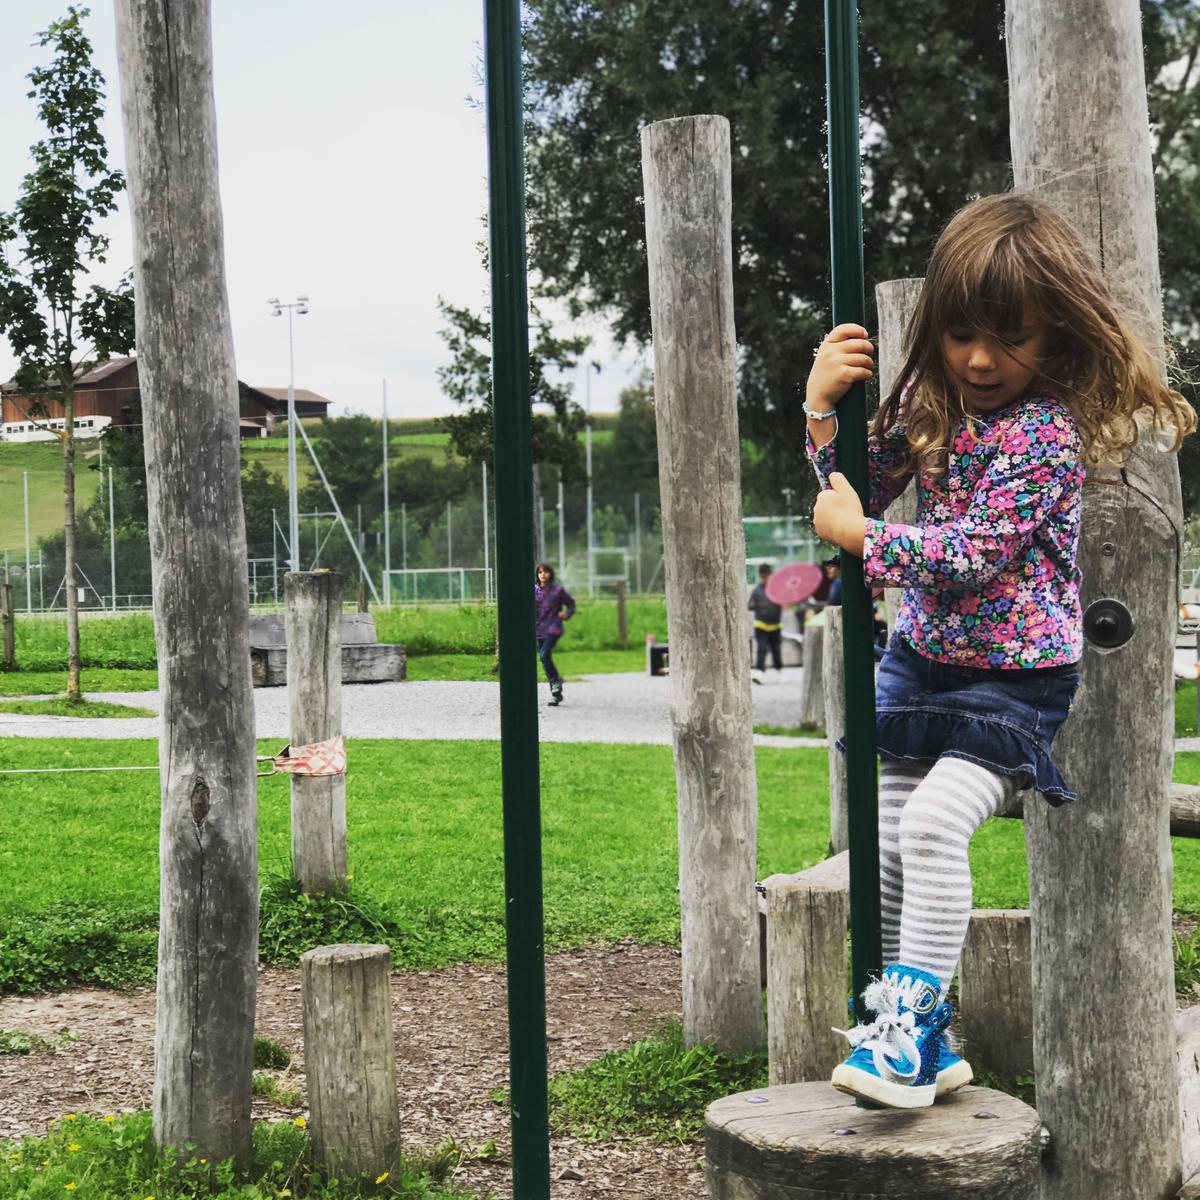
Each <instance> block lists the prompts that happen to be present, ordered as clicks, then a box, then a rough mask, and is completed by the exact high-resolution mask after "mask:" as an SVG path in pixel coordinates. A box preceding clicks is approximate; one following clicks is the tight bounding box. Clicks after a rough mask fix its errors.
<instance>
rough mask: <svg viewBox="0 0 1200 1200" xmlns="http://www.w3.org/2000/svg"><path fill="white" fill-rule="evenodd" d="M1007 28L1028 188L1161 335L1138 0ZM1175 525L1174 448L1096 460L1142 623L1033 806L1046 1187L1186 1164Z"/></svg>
mask: <svg viewBox="0 0 1200 1200" xmlns="http://www.w3.org/2000/svg"><path fill="white" fill-rule="evenodd" d="M1006 45H1007V47H1008V66H1009V97H1010V100H1009V104H1010V117H1011V137H1012V156H1013V164H1014V171H1015V176H1016V185H1017V187H1018V188H1020V189H1025V190H1028V191H1031V192H1034V193H1036V194H1038V195H1039V196H1041V197H1042V198H1043V199H1045V200H1047V201H1049V202H1050V203H1052V204H1053V205H1054V206H1055V207H1056V208H1057V209H1058V210H1059V211H1061V212H1062V213H1063V215H1064V216H1065V217H1066V218H1067V219H1068V220H1069V221H1070V222H1071V223H1072V225H1074V227H1075V228H1076V229H1077V230H1078V231H1079V232H1080V234H1081V235H1082V237H1083V240H1084V243H1085V244H1086V245H1088V246H1089V247H1090V248H1091V250H1092V252H1093V254H1095V256H1096V258H1097V259H1098V261H1099V262H1100V265H1101V267H1102V269H1103V271H1104V275H1105V278H1106V279H1107V280H1108V281H1109V284H1110V286H1111V287H1112V290H1113V292H1114V293H1115V294H1116V296H1117V299H1118V300H1119V301H1120V302H1122V303H1123V305H1124V306H1125V308H1126V310H1127V311H1128V312H1129V313H1130V315H1131V317H1132V318H1133V319H1134V321H1135V323H1136V326H1137V328H1138V330H1139V332H1140V333H1141V335H1142V336H1143V337H1144V338H1145V339H1146V342H1147V344H1148V345H1149V346H1150V348H1151V350H1152V352H1155V353H1160V354H1161V352H1162V304H1161V291H1160V281H1159V273H1158V245H1157V233H1156V226H1155V209H1154V178H1153V171H1152V167H1151V156H1150V129H1149V121H1148V117H1147V110H1146V81H1145V74H1144V68H1143V62H1142V38H1141V16H1140V10H1139V7H1138V4H1137V0H1103V2H1101V0H1009V3H1008V6H1007V35H1006ZM1181 525H1182V518H1181V504H1180V495H1179V470H1178V465H1177V463H1176V460H1175V456H1174V455H1163V454H1161V453H1158V452H1156V451H1155V450H1154V449H1153V448H1152V447H1151V446H1149V445H1142V446H1139V447H1138V449H1137V450H1136V451H1135V453H1134V455H1133V456H1132V458H1131V459H1130V461H1129V462H1128V464H1127V465H1126V467H1125V469H1124V471H1122V472H1116V471H1095V472H1089V474H1088V480H1087V483H1086V484H1085V487H1084V515H1083V527H1082V534H1081V542H1080V553H1079V567H1080V569H1081V571H1082V573H1083V596H1082V599H1083V603H1084V606H1085V607H1086V606H1087V604H1088V603H1090V602H1091V601H1093V600H1095V599H1097V598H1098V597H1101V596H1111V597H1115V598H1116V599H1117V600H1119V601H1121V602H1122V603H1123V604H1124V605H1126V607H1127V608H1128V609H1129V610H1130V612H1131V614H1132V617H1133V626H1134V633H1133V636H1132V638H1131V639H1130V640H1129V641H1127V642H1126V643H1125V644H1124V645H1123V646H1120V647H1118V648H1116V649H1111V650H1101V649H1097V648H1095V647H1094V646H1089V647H1088V648H1087V649H1085V652H1084V659H1083V667H1082V677H1083V686H1082V687H1081V689H1080V692H1079V695H1078V698H1077V700H1076V704H1075V710H1074V713H1073V715H1072V716H1071V718H1070V720H1068V722H1067V724H1066V726H1065V727H1064V729H1063V732H1062V734H1061V735H1060V737H1059V739H1058V743H1057V745H1056V756H1057V757H1058V759H1059V761H1060V762H1061V765H1062V768H1063V773H1064V775H1065V777H1066V779H1067V781H1068V783H1069V784H1070V786H1071V787H1072V789H1074V790H1077V791H1078V792H1079V796H1080V799H1079V802H1078V804H1075V805H1072V806H1070V807H1067V808H1062V809H1051V808H1050V807H1049V806H1048V805H1046V804H1045V803H1044V802H1043V801H1042V800H1041V799H1040V798H1038V799H1034V800H1031V802H1030V803H1029V804H1027V805H1026V814H1025V833H1026V841H1027V845H1028V850H1029V860H1030V868H1029V880H1030V908H1031V914H1032V923H1033V939H1032V940H1033V996H1034V1000H1033V1008H1034V1031H1033V1043H1034V1055H1035V1060H1036V1074H1037V1082H1038V1108H1039V1110H1040V1112H1041V1115H1042V1119H1043V1121H1044V1122H1045V1124H1046V1125H1047V1127H1048V1128H1049V1130H1050V1135H1051V1138H1052V1149H1051V1155H1050V1157H1049V1158H1048V1159H1047V1169H1046V1171H1045V1177H1044V1180H1043V1192H1042V1194H1043V1197H1044V1198H1045V1200H1082V1198H1083V1197H1095V1196H1120V1197H1122V1200H1151V1198H1152V1197H1153V1198H1154V1200H1158V1198H1159V1197H1162V1196H1167V1195H1169V1194H1171V1193H1172V1192H1174V1191H1175V1190H1176V1189H1177V1188H1178V1187H1179V1185H1180V1182H1181V1180H1180V1147H1179V1098H1178V1095H1177V1091H1176V1088H1175V1087H1173V1086H1171V1081H1173V1080H1174V1079H1175V1077H1176V1067H1175V1034H1174V1017H1175V994H1174V986H1173V971H1172V949H1171V848H1170V843H1169V841H1168V836H1167V830H1168V819H1169V805H1170V792H1171V769H1172V758H1173V745H1174V742H1173V732H1172V729H1171V717H1170V713H1171V708H1172V706H1171V660H1172V656H1173V649H1174V648H1173V640H1174V638H1173V633H1174V629H1175V622H1176V588H1177V583H1178V581H1177V570H1178V558H1177V555H1178V545H1179V541H1180V538H1181ZM1113 1014H1120V1016H1119V1019H1118V1020H1113V1019H1112V1016H1113ZM1100 1046H1103V1052H1102V1055H1101V1056H1099V1057H1098V1056H1097V1047H1100Z"/></svg>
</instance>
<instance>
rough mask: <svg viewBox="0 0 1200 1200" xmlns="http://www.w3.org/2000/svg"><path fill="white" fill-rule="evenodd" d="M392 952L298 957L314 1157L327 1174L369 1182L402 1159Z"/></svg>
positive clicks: (335, 949) (378, 949) (341, 950)
mask: <svg viewBox="0 0 1200 1200" xmlns="http://www.w3.org/2000/svg"><path fill="white" fill-rule="evenodd" d="M390 971H391V952H390V951H389V950H388V948H387V947H386V946H320V947H318V948H317V949H316V950H309V951H308V952H307V953H306V954H304V955H302V956H301V958H300V991H301V999H302V1003H303V1007H304V1075H305V1080H306V1083H307V1089H308V1111H309V1119H310V1126H311V1131H312V1140H313V1150H314V1151H315V1152H316V1156H317V1160H318V1161H319V1162H320V1163H321V1165H322V1167H323V1169H324V1170H325V1171H326V1172H327V1173H328V1174H330V1175H340V1176H342V1177H350V1178H354V1177H355V1176H359V1175H363V1174H366V1175H368V1176H369V1177H370V1178H371V1179H372V1180H373V1179H376V1178H378V1177H379V1176H380V1175H381V1174H383V1172H384V1171H389V1172H390V1171H394V1170H395V1169H396V1166H397V1162H398V1160H399V1158H400V1110H399V1107H398V1105H397V1100H396V1051H395V1047H394V1046H393V1044H392V1005H391V998H392V997H391V985H390V980H389V975H390Z"/></svg>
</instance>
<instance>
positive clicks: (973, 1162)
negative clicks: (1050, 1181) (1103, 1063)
mask: <svg viewBox="0 0 1200 1200" xmlns="http://www.w3.org/2000/svg"><path fill="white" fill-rule="evenodd" d="M704 1148H705V1173H706V1176H707V1181H708V1194H709V1197H710V1200H881V1198H884V1197H886V1200H907V1198H908V1197H912V1198H913V1200H916V1198H918V1197H919V1198H920V1200H1033V1198H1034V1197H1035V1196H1036V1195H1037V1187H1038V1171H1039V1158H1040V1154H1041V1123H1040V1122H1039V1121H1038V1115H1037V1113H1036V1112H1034V1111H1033V1109H1032V1108H1030V1107H1029V1106H1028V1105H1026V1104H1022V1103H1021V1101H1020V1100H1016V1099H1014V1098H1013V1097H1012V1096H1006V1095H1005V1094H1004V1093H1002V1092H994V1091H991V1090H989V1089H988V1088H975V1087H966V1088H962V1089H960V1090H959V1091H957V1092H953V1093H951V1094H950V1095H948V1096H946V1097H944V1098H943V1099H941V1100H939V1101H938V1102H937V1103H936V1104H935V1105H933V1107H932V1108H923V1109H919V1110H917V1111H904V1110H901V1109H894V1108H892V1109H886V1108H885V1109H864V1108H858V1107H856V1105H855V1103H854V1099H853V1097H851V1096H846V1095H843V1094H842V1093H841V1092H838V1091H835V1090H834V1089H833V1088H832V1087H830V1086H829V1084H827V1083H796V1084H791V1085H789V1086H787V1087H770V1088H764V1089H763V1090H762V1091H757V1092H741V1093H739V1094H738V1095H736V1096H726V1097H725V1098H724V1099H722V1100H718V1101H716V1103H715V1104H711V1105H710V1106H709V1109H708V1112H707V1114H706V1116H705V1122H704Z"/></svg>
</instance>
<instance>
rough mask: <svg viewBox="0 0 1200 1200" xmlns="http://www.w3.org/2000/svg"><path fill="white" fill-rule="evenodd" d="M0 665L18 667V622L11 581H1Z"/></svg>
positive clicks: (14, 668)
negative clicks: (14, 613) (14, 611)
mask: <svg viewBox="0 0 1200 1200" xmlns="http://www.w3.org/2000/svg"><path fill="white" fill-rule="evenodd" d="M0 667H2V668H3V669H4V670H6V671H15V670H16V669H17V622H16V617H15V616H14V615H13V601H12V584H11V583H0Z"/></svg>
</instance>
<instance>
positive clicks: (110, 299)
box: [0, 6, 133, 701]
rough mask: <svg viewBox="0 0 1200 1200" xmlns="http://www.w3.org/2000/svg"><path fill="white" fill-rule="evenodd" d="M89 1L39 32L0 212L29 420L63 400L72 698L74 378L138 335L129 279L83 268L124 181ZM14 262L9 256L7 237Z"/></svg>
mask: <svg viewBox="0 0 1200 1200" xmlns="http://www.w3.org/2000/svg"><path fill="white" fill-rule="evenodd" d="M87 15H88V10H87V9H86V8H76V7H74V6H71V7H69V8H68V9H67V15H66V16H65V17H64V18H63V19H62V20H61V21H56V22H54V23H53V24H52V25H51V26H50V27H49V28H48V29H46V30H45V31H44V32H42V33H41V34H39V35H38V42H37V44H38V45H39V46H50V47H52V48H53V51H54V57H53V58H52V60H51V61H50V63H49V64H48V65H46V66H42V67H36V68H35V69H34V70H33V71H32V72H31V73H30V75H29V79H30V82H31V83H32V84H33V89H32V91H30V93H29V95H30V97H31V98H36V99H37V101H38V116H39V118H40V119H41V121H42V123H43V125H45V127H46V131H47V134H48V136H47V137H46V138H45V139H44V140H42V141H39V142H37V143H36V144H35V145H34V146H32V147H31V148H30V154H31V156H32V158H33V162H34V169H33V170H32V171H31V172H30V173H29V174H28V175H26V176H25V178H24V180H23V181H22V183H21V190H20V197H19V199H18V200H17V203H16V207H15V209H14V210H13V211H12V212H10V213H0V247H3V249H4V254H3V256H2V257H0V330H3V332H4V333H5V334H6V335H7V337H8V340H9V343H10V344H11V346H12V349H13V353H14V354H15V355H16V356H17V358H18V359H19V362H20V365H19V367H18V370H17V375H16V384H17V388H18V389H19V391H20V392H21V393H22V394H24V395H25V396H27V397H29V398H30V407H31V411H30V412H29V413H28V414H27V415H28V416H29V417H30V418H32V419H35V420H36V419H38V418H39V417H45V416H46V414H47V409H48V402H50V401H55V402H57V403H59V404H61V405H62V409H63V415H64V424H63V430H62V433H61V435H60V436H61V438H62V444H63V500H64V513H63V550H64V583H65V588H66V598H67V647H68V649H67V699H68V700H72V701H77V700H79V699H80V689H79V611H78V602H77V599H76V591H75V587H76V573H75V435H74V427H73V423H74V417H75V380H76V378H77V376H78V374H79V371H80V368H81V367H82V366H83V365H84V364H86V363H87V362H89V361H93V360H96V359H105V358H108V357H110V356H111V355H113V354H121V353H127V352H128V350H129V349H130V348H131V346H132V344H133V300H132V289H131V285H130V283H129V280H128V277H126V278H125V279H124V280H123V281H122V282H121V284H120V285H119V286H118V287H117V288H116V289H114V290H109V289H107V288H104V287H101V286H100V285H98V284H93V285H92V286H91V287H90V288H88V289H87V290H86V291H85V290H84V276H86V274H87V273H88V271H89V270H90V269H91V268H92V267H93V266H94V265H96V264H99V263H103V262H104V261H105V255H106V252H107V250H108V238H107V237H105V236H104V235H103V234H102V233H100V232H99V231H98V229H97V225H98V223H99V222H100V221H101V219H102V218H104V217H106V216H108V215H109V214H110V213H112V212H114V211H115V210H116V197H117V195H118V194H119V193H120V192H121V190H122V188H123V187H124V186H125V183H124V179H123V177H122V175H121V173H120V172H119V171H112V170H110V169H109V167H108V158H107V148H106V146H105V143H104V137H103V135H102V134H101V132H100V120H101V117H102V116H103V114H104V105H103V101H104V90H103V89H104V77H103V76H102V75H101V74H100V72H99V71H98V70H97V69H96V68H95V67H93V66H92V61H91V59H92V47H91V43H90V42H89V41H88V39H87V37H86V36H85V35H84V32H83V19H84V18H85V17H86V16H87ZM14 242H16V243H18V254H19V259H18V261H17V262H16V263H14V262H13V261H12V250H11V248H10V247H11V246H12V244H13V243H14Z"/></svg>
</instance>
